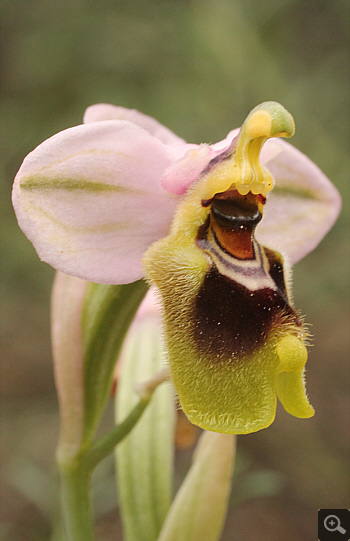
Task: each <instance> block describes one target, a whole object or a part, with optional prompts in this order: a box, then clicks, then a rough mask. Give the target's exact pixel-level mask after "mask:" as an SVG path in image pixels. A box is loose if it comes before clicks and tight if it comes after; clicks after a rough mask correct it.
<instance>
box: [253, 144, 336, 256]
mask: <svg viewBox="0 0 350 541" xmlns="http://www.w3.org/2000/svg"><path fill="white" fill-rule="evenodd" d="M278 144H279V145H281V146H282V152H279V153H278V154H277V155H275V156H274V157H273V158H272V159H270V160H269V161H268V162H267V163H266V164H265V165H266V167H267V168H268V169H269V170H270V171H271V173H272V175H273V176H274V179H275V186H274V188H273V190H272V191H271V192H270V194H269V195H268V198H267V202H266V206H265V210H264V216H263V219H262V221H261V223H260V224H259V226H258V228H257V231H256V233H257V238H258V240H259V241H260V242H261V243H262V244H265V245H266V246H268V247H271V248H273V249H275V250H278V251H280V252H281V253H282V254H284V255H286V256H287V257H288V259H289V261H290V262H291V263H292V264H293V263H296V262H297V261H299V260H300V259H302V258H303V257H304V256H306V255H307V254H308V253H309V252H311V251H312V250H313V249H314V248H316V246H317V245H318V244H319V242H320V241H321V240H322V239H323V237H324V236H325V235H326V234H327V233H328V231H329V230H330V229H331V227H332V226H333V224H334V222H335V220H336V219H337V216H338V214H339V212H340V208H341V198H340V195H339V193H338V191H337V189H336V188H335V187H334V186H333V184H332V183H331V181H330V180H329V179H328V178H327V177H326V175H325V174H324V173H323V172H322V171H321V170H320V169H319V168H318V167H317V165H315V164H314V163H313V162H312V161H311V160H310V159H309V158H308V157H307V156H305V154H303V153H302V152H300V151H299V150H297V149H296V148H295V147H293V146H292V145H290V144H289V143H287V142H286V141H283V140H281V139H280V140H278Z"/></svg>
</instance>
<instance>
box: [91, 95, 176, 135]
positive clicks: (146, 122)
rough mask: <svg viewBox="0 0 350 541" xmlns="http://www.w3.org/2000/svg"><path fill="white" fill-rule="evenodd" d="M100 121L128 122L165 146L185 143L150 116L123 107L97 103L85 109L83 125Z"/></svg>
mask: <svg viewBox="0 0 350 541" xmlns="http://www.w3.org/2000/svg"><path fill="white" fill-rule="evenodd" d="M102 120H128V121H129V122H132V123H133V124H137V125H138V126H140V127H141V128H143V129H145V130H146V131H148V132H149V133H150V134H151V135H154V137H157V139H159V140H160V141H162V143H165V144H166V145H178V144H183V143H185V141H184V140H183V139H182V138H181V137H178V135H176V134H175V133H173V132H172V131H171V130H169V129H168V128H166V127H165V126H163V124H161V123H160V122H158V121H157V120H155V119H154V118H152V117H151V116H148V115H144V114H143V113H140V112H139V111H137V110H136V109H126V108H125V107H117V106H116V105H110V104H108V103H97V104H96V105H91V106H90V107H88V108H87V109H86V111H85V114H84V123H85V124H90V123H92V122H99V121H102Z"/></svg>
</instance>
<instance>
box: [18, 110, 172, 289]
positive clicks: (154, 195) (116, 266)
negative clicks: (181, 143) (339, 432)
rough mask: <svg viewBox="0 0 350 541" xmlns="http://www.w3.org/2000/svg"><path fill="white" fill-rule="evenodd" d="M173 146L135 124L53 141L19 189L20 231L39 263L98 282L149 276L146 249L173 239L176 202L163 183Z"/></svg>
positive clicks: (69, 133)
mask: <svg viewBox="0 0 350 541" xmlns="http://www.w3.org/2000/svg"><path fill="white" fill-rule="evenodd" d="M173 160H174V156H173V154H172V152H171V147H167V146H166V145H164V144H163V143H161V142H160V141H159V140H158V139H156V138H155V137H153V136H152V135H150V134H149V133H148V132H147V131H145V130H144V129H142V128H140V127H139V126H137V125H136V124H132V123H130V122H126V121H104V122H95V123H92V124H88V125H82V126H77V127H75V128H70V129H68V130H65V131H63V132H60V133H58V134H57V135H54V136H53V137H51V138H50V139H48V140H47V141H45V142H44V143H42V144H41V145H39V146H38V147H37V148H36V149H35V150H34V151H33V152H31V153H30V154H29V155H28V156H27V157H26V159H25V160H24V162H23V164H22V167H21V168H20V170H19V172H18V174H17V176H16V179H15V183H14V188H13V204H14V208H15V212H16V215H17V219H18V222H19V225H20V227H21V228H22V230H23V231H24V233H25V234H26V235H27V237H28V238H29V239H30V240H31V242H32V243H33V244H34V247H35V248H36V250H37V252H38V254H39V257H40V258H41V259H42V260H43V261H46V262H47V263H49V264H50V265H52V266H53V267H54V268H56V269H57V270H61V271H63V272H65V273H66V274H72V275H74V276H77V277H79V278H83V279H85V280H88V281H91V282H99V283H110V284H121V283H129V282H133V281H134V280H137V279H139V278H141V277H142V275H143V272H142V268H141V258H142V256H143V253H144V251H145V250H146V248H147V247H148V246H149V245H150V244H152V243H153V242H155V241H156V240H158V239H159V238H161V237H164V236H166V235H167V234H168V231H169V228H170V224H171V221H172V217H173V214H174V212H175V209H176V205H177V198H176V196H174V195H171V194H169V193H167V192H166V191H164V190H163V189H162V187H161V185H160V181H161V178H162V176H163V173H164V171H165V170H166V169H167V168H168V167H169V165H170V164H171V163H172V162H173Z"/></svg>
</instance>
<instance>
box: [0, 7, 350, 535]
mask: <svg viewBox="0 0 350 541" xmlns="http://www.w3.org/2000/svg"><path fill="white" fill-rule="evenodd" d="M349 6H350V4H349V2H348V0H329V1H327V0H305V1H303V0H299V1H298V0H279V1H278V2H276V1H275V0H261V1H259V0H255V1H254V0H241V1H239V0H231V1H229V0H197V1H195V0H193V1H190V0H177V1H172V0H158V1H157V0H135V1H133V2H131V1H130V2H127V1H125V0H124V1H112V0H100V1H93V0H61V1H57V0H31V1H29V0H2V2H1V5H0V15H1V21H2V23H1V24H2V32H1V35H2V54H3V61H2V66H1V70H2V73H1V76H2V99H1V109H2V121H1V124H2V126H1V128H2V129H1V137H2V140H1V158H2V159H1V183H0V189H1V202H2V204H3V212H2V218H3V223H2V231H1V235H2V259H1V263H2V265H1V266H2V269H1V270H2V294H1V296H2V298H1V316H2V323H1V329H2V348H1V357H2V358H1V371H2V377H1V397H2V404H1V421H2V435H1V440H2V441H1V443H2V456H1V466H2V481H1V499H2V503H1V514H2V517H1V521H2V524H1V530H0V539H1V540H3V541H22V540H23V541H24V540H25V541H44V540H45V541H46V540H49V539H51V540H53V539H59V529H56V530H54V531H52V530H51V526H50V523H51V521H52V518H53V517H55V514H56V512H57V503H56V502H57V500H56V498H57V494H56V479H55V466H54V450H55V445H56V440H57V434H58V414H57V401H56V396H55V389H54V383H53V371H52V363H51V354H50V342H49V297H50V288H51V282H52V278H53V270H52V269H51V268H50V267H48V266H47V265H46V264H44V263H40V262H39V260H38V258H37V256H36V254H35V252H34V249H33V248H32V246H31V244H30V243H29V242H28V241H27V240H26V238H25V237H24V235H23V234H22V233H21V231H20V230H19V229H18V227H17V224H16V221H15V217H14V214H13V211H12V208H11V203H10V191H11V184H12V180H13V177H14V175H15V174H16V171H17V170H18V168H19V166H20V164H21V161H22V160H23V158H24V157H25V155H26V154H27V153H28V152H29V151H31V150H32V149H33V148H34V147H35V146H37V145H38V144H39V143H41V142H42V141H43V140H44V139H46V138H47V137H49V136H51V135H52V134H54V133H56V132H57V131H59V130H62V129H64V128H66V127H69V126H72V125H76V124H79V123H81V121H82V116H83V113H84V109H85V108H86V107H87V106H88V105H90V104H93V103H97V102H107V103H114V104H118V105H123V106H125V107H130V108H136V109H139V110H140V111H143V112H144V113H147V114H149V115H152V116H154V117H156V118H157V119H158V120H159V121H161V122H162V123H164V124H165V125H167V126H169V127H170V128H171V129H172V130H173V131H175V132H176V133H178V134H179V135H181V136H182V137H184V138H186V139H187V140H188V141H190V142H198V143H199V142H215V141H217V140H220V139H222V138H223V137H224V136H225V135H226V133H227V132H228V131H229V130H231V129H232V128H234V127H237V126H239V125H240V123H241V122H242V120H243V119H244V118H245V116H246V115H247V113H248V112H249V111H250V110H251V109H252V108H253V107H254V106H255V105H257V104H258V103H260V102H262V101H264V100H276V101H279V102H281V103H282V104H283V105H284V106H285V107H286V108H287V109H288V110H289V111H290V112H291V113H292V114H293V115H294V118H295V121H296V126H297V132H296V135H295V137H294V139H293V141H292V142H293V143H294V145H295V146H297V147H298V148H299V149H300V150H302V151H303V152H305V153H306V154H307V155H308V156H310V157H311V159H312V160H313V161H315V162H316V163H317V164H318V165H319V166H320V167H321V168H322V169H323V171H325V173H326V174H327V175H328V176H329V177H330V178H331V179H332V180H333V182H334V184H335V185H336V186H337V187H338V189H339V190H340V192H341V193H342V196H343V201H344V208H343V212H342V215H341V216H340V218H339V220H338V222H337V224H336V226H335V227H334V229H333V230H332V231H331V233H330V234H329V235H328V236H327V238H326V239H325V240H324V241H323V242H322V244H321V245H320V246H319V247H318V248H317V249H316V250H315V251H314V252H313V253H312V254H311V255H309V256H308V257H307V258H306V259H305V260H304V261H302V262H300V263H299V264H298V265H297V266H296V268H295V270H294V291H295V302H296V305H297V306H298V307H299V308H300V309H301V310H302V312H303V313H305V314H307V321H308V322H310V323H312V332H313V333H314V337H315V338H314V345H313V347H312V348H311V349H310V360H309V363H308V372H307V384H308V392H309V396H310V398H311V402H312V404H313V405H314V407H315V409H316V416H315V417H314V418H313V419H311V420H306V421H302V420H298V419H295V418H293V417H291V416H289V415H287V414H286V413H285V412H284V411H283V410H282V409H279V410H278V415H277V420H276V422H275V423H274V424H273V425H272V427H270V428H269V429H267V430H263V431H261V432H258V433H257V434H252V435H249V436H242V437H239V438H238V448H239V452H238V469H237V475H236V478H235V482H234V485H233V493H232V498H231V505H230V511H229V516H228V520H227V524H226V527H225V530H224V533H223V536H222V540H223V541H231V540H232V539H236V540H240V541H250V540H252V539H254V540H255V541H314V539H316V531H317V526H316V525H317V509H318V508H345V507H348V505H349V497H350V494H349V435H348V427H349V425H350V423H349V411H350V404H349V393H348V390H349V368H348V359H349V352H350V348H349V334H350V324H349V295H348V286H349V253H348V247H349V242H348V238H349V229H348V222H349V207H348V201H349V188H348V186H349V172H350V167H349V165H350V164H349V121H350V118H349V95H350V92H349V90H350V85H349V80H350V77H349V64H350V62H349V60H350V59H349V50H350V49H349V28H350V20H349V14H350V12H349ZM108 421H109V422H111V410H109V411H108V412H107V421H106V423H107V422H108ZM190 455H191V450H190V449H185V450H184V449H182V450H179V451H178V455H177V468H178V469H177V471H178V473H177V484H178V483H179V482H180V481H179V480H180V478H181V476H183V475H184V473H185V471H186V468H187V467H188V465H189V460H190ZM95 494H96V512H97V514H98V517H99V518H98V531H99V535H100V539H101V540H102V539H103V540H105V541H109V540H112V539H113V540H121V531H120V522H119V516H118V511H117V499H116V495H115V492H114V485H113V464H112V460H107V461H105V462H104V463H103V464H102V466H101V467H100V468H99V470H98V472H97V475H96V478H95Z"/></svg>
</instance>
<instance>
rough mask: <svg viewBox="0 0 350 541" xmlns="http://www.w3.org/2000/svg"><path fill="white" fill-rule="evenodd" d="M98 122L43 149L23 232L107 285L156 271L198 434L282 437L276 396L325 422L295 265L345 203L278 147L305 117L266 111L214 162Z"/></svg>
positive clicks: (53, 258) (23, 203) (133, 118)
mask: <svg viewBox="0 0 350 541" xmlns="http://www.w3.org/2000/svg"><path fill="white" fill-rule="evenodd" d="M86 121H87V124H85V125H82V126H77V127H75V128H71V129H69V130H65V131H64V132H61V133H59V134H57V135H55V136H54V137H52V138H51V139H49V140H47V141H45V142H44V143H43V144H42V145H40V146H39V147H38V148H37V149H35V150H34V151H33V152H32V153H31V154H29V156H28V157H27V158H26V159H25V161H24V163H23V165H22V167H21V169H20V171H19V172H18V175H17V177H16V181H15V186H14V192H13V201H14V206H15V210H16V214H17V217H18V221H19V224H20V226H21V227H22V229H23V231H24V232H25V233H26V235H27V236H28V238H29V239H30V240H31V241H32V242H33V244H34V246H35V247H36V249H37V251H38V253H39V255H40V257H41V258H42V259H43V260H45V261H47V262H48V263H50V264H51V265H53V266H54V267H55V268H57V269H59V270H62V271H63V272H66V273H68V274H73V275H76V276H79V277H81V278H84V279H86V280H90V281H95V282H101V283H115V284H118V283H128V282H132V281H134V280H136V279H138V278H140V277H141V276H142V275H143V273H144V271H143V269H145V270H146V273H147V278H148V279H149V281H150V282H151V283H154V284H155V285H156V286H157V288H158V291H159V293H160V297H161V300H162V304H163V309H164V321H165V337H166V345H167V350H168V358H169V362H170V366H171V370H172V376H173V380H174V384H175V387H176V389H177V392H178V394H179V398H180V403H181V405H182V407H183V409H184V411H185V412H186V414H187V415H188V417H189V419H190V420H191V421H192V422H194V423H196V424H198V425H199V426H202V427H203V428H206V429H209V430H215V431H219V432H220V431H222V432H235V433H246V432H251V431H254V430H259V429H260V428H264V427H266V426H268V425H269V424H270V423H271V422H272V421H273V418H274V415H275V409H276V392H277V395H278V396H279V398H280V400H281V401H282V403H283V404H284V406H285V408H286V409H287V411H289V412H290V413H292V414H294V415H296V416H300V417H308V416H310V415H312V414H313V410H312V408H311V406H310V405H309V404H308V401H307V398H306V394H305V389H304V381H303V370H304V365H305V362H306V359H307V351H306V347H305V342H306V340H307V333H306V331H305V329H304V326H303V321H302V318H300V317H299V315H298V313H297V312H296V311H295V309H294V308H293V306H292V304H291V300H290V291H289V290H290V284H289V275H290V273H289V264H290V263H294V262H296V261H297V260H298V259H300V258H301V257H303V256H304V255H305V254H306V253H308V252H309V251H310V250H312V249H313V248H314V247H315V246H316V245H317V244H318V242H319V241H320V240H321V238H322V237H323V236H324V235H325V234H326V232H327V231H328V230H329V228H330V227H331V226H332V224H333V222H334V220H335V219H336V216H337V214H338V212H339V207H340V202H339V195H338V193H337V191H336V190H335V188H334V187H333V186H332V184H331V183H330V182H329V180H328V179H327V178H326V177H325V176H324V175H323V173H322V172H321V171H320V170H319V169H318V168H317V167H316V166H315V165H314V164H312V162H310V160H308V159H307V158H306V157H305V156H304V155H303V154H301V153H300V152H299V151H297V150H296V149H294V148H293V147H292V146H291V145H289V144H288V143H285V142H284V141H282V140H280V139H278V140H277V141H274V140H269V141H267V139H269V138H272V137H279V136H290V135H292V134H293V132H294V122H293V120H292V117H291V116H290V115H289V113H287V111H286V110H285V109H284V108H283V107H282V106H280V105H279V104H276V103H273V102H267V103H264V104H262V105H261V106H258V107H257V108H255V109H254V110H253V111H252V113H250V115H249V116H248V118H247V120H246V121H245V123H244V124H243V126H242V129H241V130H240V131H239V130H236V131H234V132H231V133H230V134H229V136H228V137H227V138H226V139H225V140H224V141H222V142H220V143H217V144H216V145H210V146H208V145H199V146H198V145H188V144H186V143H185V142H184V141H183V140H181V139H180V138H178V137H177V136H175V135H174V134H172V133H171V132H170V131H169V130H167V129H166V128H164V127H163V126H161V125H160V124H158V123H157V122H156V121H154V120H153V119H150V118H149V117H145V116H144V115H141V114H140V113H137V112H135V111H128V110H125V109H122V108H113V107H112V106H104V105H100V106H95V107H93V108H90V109H88V111H87V114H86ZM90 122H91V123H90ZM265 141H267V143H266V145H265V146H264V148H263V149H262V152H261V155H260V151H261V148H262V146H263V144H264V143H265ZM273 177H274V180H275V187H274V189H273V190H272V192H271V193H270V191H271V189H272V187H273V183H274V181H273ZM265 202H266V205H265ZM258 224H259V225H258ZM255 227H257V237H255V234H254V233H255ZM264 246H266V247H267V248H264ZM147 249H148V251H147V253H146V256H145V257H144V254H145V251H146V250H147ZM279 252H282V253H283V256H281V255H280V253H279ZM143 257H144V266H142V264H141V261H142V258H143Z"/></svg>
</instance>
